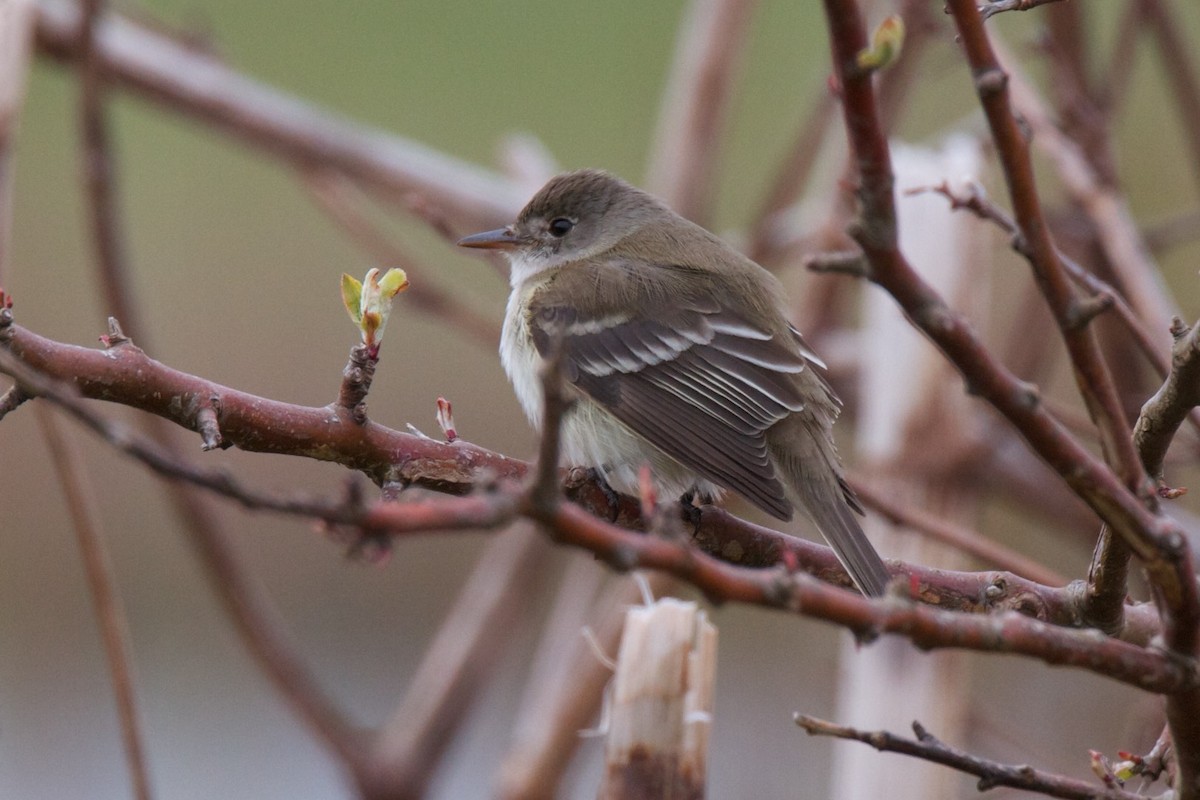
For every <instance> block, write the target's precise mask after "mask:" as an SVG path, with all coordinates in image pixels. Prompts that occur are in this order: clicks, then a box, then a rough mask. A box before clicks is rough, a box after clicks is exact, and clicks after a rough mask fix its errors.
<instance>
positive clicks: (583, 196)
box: [459, 170, 888, 595]
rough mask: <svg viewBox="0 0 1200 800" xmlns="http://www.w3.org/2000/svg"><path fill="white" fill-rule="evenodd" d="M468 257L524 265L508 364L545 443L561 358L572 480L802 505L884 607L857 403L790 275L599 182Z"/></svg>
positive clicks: (477, 240) (539, 197)
mask: <svg viewBox="0 0 1200 800" xmlns="http://www.w3.org/2000/svg"><path fill="white" fill-rule="evenodd" d="M459 244H460V245H462V246H463V247H478V248H486V249H495V250H502V251H504V253H505V254H506V255H507V256H508V258H509V260H510V261H511V263H512V272H511V282H512V294H511V295H510V296H509V300H508V313H507V315H506V317H505V320H504V332H503V335H502V340H501V343H500V357H501V360H502V361H503V363H504V369H505V371H506V372H507V373H508V377H509V379H510V380H511V381H512V384H513V387H514V388H515V389H516V393H517V398H518V399H519V400H520V402H521V405H522V406H523V407H524V409H525V413H526V414H527V415H528V416H529V419H530V421H531V422H532V423H533V424H534V426H535V427H536V426H539V425H540V424H541V421H542V392H541V384H540V382H539V378H538V370H539V365H540V362H541V360H542V358H543V357H544V356H545V355H546V354H547V352H548V350H549V349H550V348H551V347H552V346H554V344H555V343H556V342H557V343H558V346H560V347H561V348H562V355H563V359H564V367H563V369H564V375H565V378H566V380H567V382H568V383H569V384H570V385H571V386H572V387H574V389H575V390H577V392H578V395H579V402H577V403H576V404H575V405H574V406H573V407H572V409H571V411H570V412H569V413H568V415H567V417H566V419H565V420H564V422H563V429H562V451H563V453H562V455H563V462H564V463H565V464H568V465H571V466H586V467H593V468H595V469H596V470H597V471H598V472H599V474H601V475H603V476H604V477H605V479H606V480H607V481H608V483H609V485H610V486H612V487H613V488H615V489H618V490H620V491H624V492H628V493H636V492H637V484H638V470H639V469H640V467H641V466H642V465H643V464H649V465H650V468H651V471H652V475H653V479H654V481H655V483H656V485H657V489H658V491H659V493H660V495H661V496H687V495H690V494H692V493H698V494H699V495H701V496H708V497H716V496H719V495H720V493H721V490H722V489H730V490H732V491H734V492H737V493H738V494H740V495H741V496H742V497H744V498H746V499H747V500H749V501H750V502H751V503H753V504H754V505H756V506H758V507H759V508H761V509H763V510H764V511H766V512H767V513H768V514H771V515H772V516H775V517H778V518H779V519H784V520H786V519H791V517H792V513H793V509H794V508H795V507H796V506H799V507H800V508H801V509H803V510H804V511H805V512H807V514H808V516H809V517H811V519H812V520H813V522H814V523H816V525H817V527H818V528H820V530H821V533H822V534H824V536H825V538H826V539H827V540H828V542H829V544H830V545H832V546H833V549H834V551H835V552H836V553H837V555H838V558H839V559H840V560H841V562H842V564H843V565H844V566H845V567H846V570H847V571H848V572H849V573H850V576H851V577H852V578H853V579H854V582H855V583H856V584H857V585H858V587H859V589H860V590H862V592H863V593H864V594H867V595H879V594H882V592H883V590H884V587H885V586H886V584H887V581H888V572H887V568H886V567H885V566H884V564H883V561H882V560H881V559H880V557H879V555H878V553H876V552H875V549H874V548H873V547H872V546H871V543H870V542H869V541H868V540H867V537H866V535H865V534H864V533H863V531H862V528H861V527H860V526H859V524H858V520H857V518H856V517H855V513H854V512H855V511H858V512H859V513H861V508H860V507H859V505H858V502H857V500H856V499H855V497H854V495H853V493H852V492H851V491H850V489H849V487H847V486H846V483H845V482H844V481H843V479H842V476H841V465H840V463H839V461H838V456H837V451H836V450H835V448H834V444H833V438H832V432H831V428H832V426H833V421H834V419H835V418H836V417H837V415H838V411H839V408H840V405H841V404H840V402H839V401H838V399H837V397H836V396H835V395H834V394H833V391H832V390H831V389H830V388H829V385H828V384H827V383H826V382H825V381H824V379H823V378H822V377H821V376H820V375H819V374H818V373H817V369H822V368H824V364H823V363H822V362H821V360H820V359H819V358H818V357H817V356H816V354H814V353H813V352H812V350H810V349H809V348H808V346H807V345H806V344H805V343H804V340H803V339H802V338H801V336H800V333H799V332H798V331H797V330H796V329H795V328H794V327H792V326H791V325H790V324H789V323H788V321H787V317H786V315H785V312H784V306H783V300H784V295H783V287H782V286H781V285H780V283H779V281H778V280H776V279H775V277H774V276H773V275H771V274H770V273H769V272H767V271H766V270H765V269H763V268H762V267H760V266H759V265H758V264H755V263H754V262H753V261H751V260H749V259H748V258H745V257H744V256H742V255H741V254H739V253H737V252H736V251H735V250H733V249H732V248H731V247H729V245H727V244H725V242H723V241H722V240H721V239H719V238H717V237H716V236H714V235H713V234H711V233H709V232H708V231H706V230H704V229H703V228H701V227H700V226H698V225H695V224H693V223H691V222H689V221H687V220H686V219H684V218H683V217H680V216H679V215H678V214H676V213H675V212H673V211H672V210H671V209H669V208H668V207H667V206H666V205H665V204H663V203H662V202H661V201H659V200H658V199H656V198H655V197H653V196H651V195H649V194H647V193H646V192H643V191H641V190H640V189H637V188H635V187H633V186H631V185H629V184H628V183H625V182H624V181H622V180H620V179H619V178H616V177H614V176H612V175H609V174H608V173H605V172H601V171H598V170H581V171H578V172H569V173H566V174H564V175H559V176H558V177H555V178H553V179H551V180H550V182H549V183H547V184H546V185H545V186H544V187H543V188H542V189H541V191H539V192H538V193H537V194H536V195H535V196H534V198H533V199H532V200H530V201H529V204H528V205H527V206H525V209H524V210H523V211H522V212H521V215H520V217H518V219H517V221H516V222H515V223H513V224H512V225H509V226H508V227H506V228H502V229H499V230H494V231H487V232H485V233H478V234H475V235H474V236H468V237H466V238H465V239H463V240H461V241H460V242H459Z"/></svg>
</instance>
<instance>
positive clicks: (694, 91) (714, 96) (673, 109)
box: [646, 0, 756, 225]
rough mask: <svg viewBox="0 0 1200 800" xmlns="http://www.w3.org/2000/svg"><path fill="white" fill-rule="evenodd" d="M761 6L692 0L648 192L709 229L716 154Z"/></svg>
mask: <svg viewBox="0 0 1200 800" xmlns="http://www.w3.org/2000/svg"><path fill="white" fill-rule="evenodd" d="M755 5H756V2H755V0H692V3H691V5H690V6H689V8H688V10H687V11H686V12H685V13H686V15H687V16H686V19H685V20H684V23H683V27H682V30H681V32H680V34H679V36H678V38H677V40H676V49H675V63H674V66H673V67H672V68H671V77H670V78H669V79H668V83H667V88H666V89H665V90H664V91H663V94H662V97H663V108H662V110H661V111H660V113H659V121H658V132H657V134H656V136H655V143H654V145H653V147H652V149H651V158H650V164H649V166H648V167H647V169H646V185H647V187H649V188H650V190H651V191H653V192H654V193H655V194H657V195H659V196H660V197H662V198H663V199H664V200H666V201H667V203H668V204H669V205H671V207H673V208H674V209H675V210H676V211H678V212H679V213H680V214H682V215H683V216H685V217H687V218H689V219H691V220H693V221H695V222H698V223H700V224H701V225H703V224H704V223H705V222H706V221H707V219H708V217H709V215H710V213H711V204H712V198H713V180H714V179H715V177H716V159H717V148H718V146H719V144H720V142H721V134H722V126H723V124H724V122H725V116H726V114H727V113H728V110H729V100H730V97H731V95H732V90H733V82H734V79H735V77H736V74H737V67H738V65H739V64H740V61H741V51H742V49H743V48H744V47H745V44H746V38H747V35H748V33H749V29H750V19H751V17H752V16H753V11H754V7H755Z"/></svg>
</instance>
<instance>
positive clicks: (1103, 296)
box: [1064, 292, 1116, 330]
mask: <svg viewBox="0 0 1200 800" xmlns="http://www.w3.org/2000/svg"><path fill="white" fill-rule="evenodd" d="M1115 302H1116V298H1114V297H1113V296H1112V294H1111V293H1110V292H1101V293H1100V294H1095V295H1092V296H1091V297H1086V298H1084V299H1082V300H1079V299H1076V300H1072V301H1071V303H1070V305H1068V306H1067V312H1066V317H1065V319H1064V323H1065V325H1066V328H1067V330H1082V329H1083V328H1086V327H1087V325H1088V323H1090V322H1091V321H1092V320H1094V319H1095V318H1096V317H1098V316H1100V315H1101V314H1103V313H1104V312H1105V311H1108V310H1109V309H1110V308H1112V307H1113V303H1115Z"/></svg>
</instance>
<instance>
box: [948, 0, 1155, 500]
mask: <svg viewBox="0 0 1200 800" xmlns="http://www.w3.org/2000/svg"><path fill="white" fill-rule="evenodd" d="M949 8H950V12H951V14H953V15H954V20H955V23H956V25H957V27H958V31H959V36H960V38H961V40H962V44H963V48H964V50H965V52H966V55H967V61H968V62H969V64H970V65H971V69H972V73H973V75H974V82H975V89H976V92H977V94H978V95H979V102H980V104H981V106H982V107H983V110H984V114H985V116H986V117H987V120H988V125H989V127H990V129H991V132H992V138H993V139H994V140H995V142H996V148H997V153H998V155H999V158H1000V162H1001V166H1002V168H1003V173H1004V179H1005V183H1006V184H1007V185H1008V190H1009V197H1010V198H1011V201H1012V205H1013V214H1014V217H1015V218H1016V222H1017V226H1018V228H1019V229H1020V232H1021V239H1022V242H1023V247H1022V255H1025V256H1026V258H1027V259H1028V260H1029V264H1030V267H1032V269H1033V271H1034V275H1035V277H1036V278H1037V281H1038V285H1039V288H1041V290H1042V294H1043V296H1044V297H1045V299H1046V302H1047V304H1048V305H1049V307H1050V311H1051V312H1052V313H1053V314H1054V317H1055V319H1056V320H1057V321H1058V323H1059V328H1060V330H1061V332H1062V338H1063V340H1064V342H1065V343H1066V345H1067V352H1068V353H1069V354H1070V357H1071V364H1072V366H1073V367H1074V371H1075V376H1076V383H1077V385H1078V388H1079V391H1080V394H1081V395H1082V397H1083V398H1084V402H1085V404H1086V405H1087V408H1088V411H1089V413H1090V414H1091V416H1092V418H1093V419H1094V420H1095V421H1096V425H1097V427H1098V428H1099V430H1100V432H1101V445H1102V448H1103V450H1104V453H1105V454H1106V457H1107V458H1108V459H1110V461H1111V463H1112V464H1113V466H1114V467H1115V468H1116V469H1118V470H1119V472H1120V475H1121V477H1122V479H1123V480H1124V481H1125V482H1126V484H1127V485H1128V486H1129V487H1130V488H1132V489H1134V490H1135V491H1138V492H1141V491H1142V486H1143V484H1144V483H1145V474H1144V472H1143V470H1142V466H1141V462H1140V460H1139V459H1138V457H1137V453H1136V451H1135V450H1134V449H1133V441H1132V438H1131V435H1130V434H1131V431H1130V429H1129V423H1128V422H1127V421H1126V419H1125V416H1124V411H1123V409H1122V407H1121V402H1120V398H1119V397H1118V395H1117V392H1116V386H1115V384H1114V383H1113V379H1112V375H1111V373H1110V371H1109V369H1108V366H1107V364H1106V363H1105V361H1104V357H1103V354H1102V353H1101V351H1100V346H1099V342H1098V341H1097V339H1096V335H1095V331H1094V330H1093V329H1092V328H1091V326H1080V325H1079V324H1078V323H1077V319H1078V313H1079V308H1080V306H1079V300H1078V299H1077V297H1076V295H1075V292H1074V290H1073V289H1072V287H1071V283H1070V279H1069V277H1068V275H1067V270H1066V267H1064V266H1063V263H1062V259H1061V258H1060V257H1059V252H1058V248H1057V247H1056V246H1055V245H1054V242H1053V240H1052V239H1051V238H1050V233H1049V228H1048V226H1047V224H1046V220H1045V217H1044V215H1043V213H1042V207H1041V199H1040V197H1039V195H1038V192H1037V185H1036V183H1035V181H1034V174H1033V162H1032V159H1031V158H1030V153H1029V144H1028V141H1027V140H1026V137H1025V134H1024V133H1023V131H1022V130H1021V126H1020V124H1019V123H1018V121H1017V118H1016V116H1015V115H1014V113H1013V107H1012V101H1011V99H1010V96H1009V91H1008V87H1007V80H1008V79H1007V76H1006V75H1005V74H1004V72H1003V71H1002V70H1001V68H1000V63H999V61H998V60H997V59H996V55H995V53H994V51H993V50H992V46H991V42H990V41H989V39H988V36H987V32H986V30H985V29H984V26H983V21H982V19H981V18H980V15H979V11H978V9H976V7H975V5H974V3H973V2H971V0H951V2H950V5H949Z"/></svg>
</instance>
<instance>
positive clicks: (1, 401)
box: [0, 385, 33, 419]
mask: <svg viewBox="0 0 1200 800" xmlns="http://www.w3.org/2000/svg"><path fill="white" fill-rule="evenodd" d="M32 397H33V395H31V394H29V392H27V391H25V390H24V389H22V388H21V387H20V385H13V386H11V387H9V389H8V391H6V392H5V393H4V394H3V395H0V419H4V418H5V417H6V416H8V413H9V412H10V411H15V410H16V409H17V407H18V406H20V405H21V404H22V403H24V402H25V401H26V400H30V399H32Z"/></svg>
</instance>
